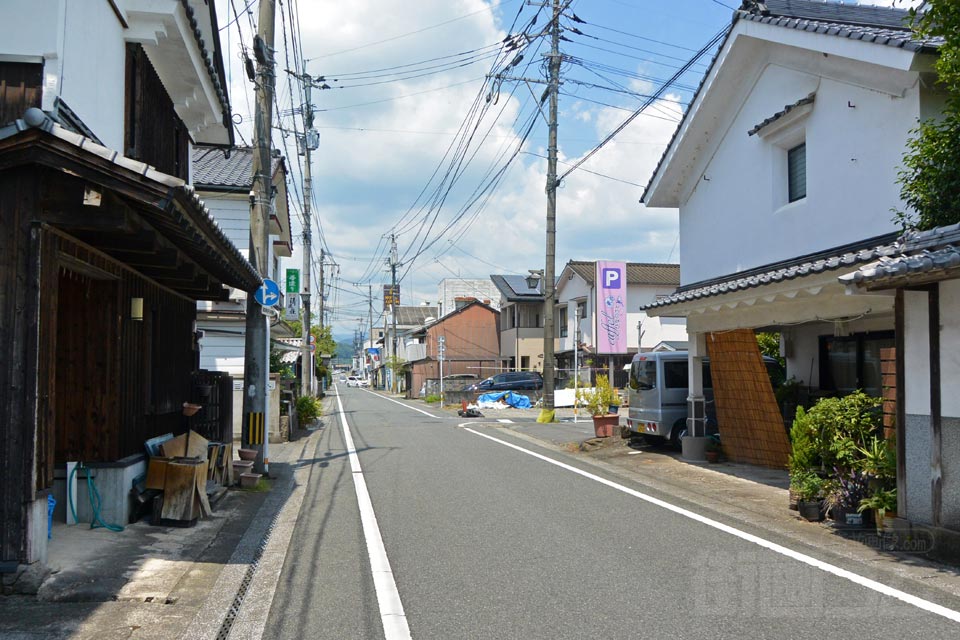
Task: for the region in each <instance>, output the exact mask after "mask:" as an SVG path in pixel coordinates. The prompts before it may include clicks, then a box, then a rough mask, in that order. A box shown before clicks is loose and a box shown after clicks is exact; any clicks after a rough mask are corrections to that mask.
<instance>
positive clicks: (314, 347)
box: [310, 344, 317, 353]
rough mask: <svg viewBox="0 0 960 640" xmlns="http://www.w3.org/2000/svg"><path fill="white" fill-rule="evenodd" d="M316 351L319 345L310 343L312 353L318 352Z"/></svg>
mask: <svg viewBox="0 0 960 640" xmlns="http://www.w3.org/2000/svg"><path fill="white" fill-rule="evenodd" d="M316 351H317V345H315V344H311V345H310V353H316Z"/></svg>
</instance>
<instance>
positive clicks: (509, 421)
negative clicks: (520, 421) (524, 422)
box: [497, 418, 513, 424]
mask: <svg viewBox="0 0 960 640" xmlns="http://www.w3.org/2000/svg"><path fill="white" fill-rule="evenodd" d="M497 422H502V423H504V424H513V420H510V419H509V418H497Z"/></svg>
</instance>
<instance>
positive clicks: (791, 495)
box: [787, 489, 800, 511]
mask: <svg viewBox="0 0 960 640" xmlns="http://www.w3.org/2000/svg"><path fill="white" fill-rule="evenodd" d="M799 501H800V500H799V498H798V497H797V492H796V491H794V490H793V489H788V490H787V507H788V508H789V509H790V511H796V510H797V503H798V502H799Z"/></svg>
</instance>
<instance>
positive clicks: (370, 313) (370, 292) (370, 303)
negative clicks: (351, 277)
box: [367, 284, 373, 386]
mask: <svg viewBox="0 0 960 640" xmlns="http://www.w3.org/2000/svg"><path fill="white" fill-rule="evenodd" d="M367 301H368V306H367V322H368V323H369V324H370V348H371V349H372V348H373V285H372V284H368V285H367ZM367 377H368V378H369V377H370V376H369V372H367ZM370 386H373V381H372V380H371V381H370Z"/></svg>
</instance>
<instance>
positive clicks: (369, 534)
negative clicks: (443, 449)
mask: <svg viewBox="0 0 960 640" xmlns="http://www.w3.org/2000/svg"><path fill="white" fill-rule="evenodd" d="M387 399H388V400H389V398H387ZM401 404H402V403H401ZM337 406H338V407H339V408H340V427H341V428H342V429H343V440H344V443H345V444H346V447H347V457H348V458H349V459H350V469H351V470H352V471H353V487H354V489H356V492H357V504H358V505H359V507H360V523H361V524H362V525H363V537H364V539H365V540H366V542H367V555H369V556H370V570H371V572H372V573H373V586H374V588H375V589H376V592H377V603H378V604H379V605H380V620H381V622H382V623H383V635H384V637H385V638H386V640H404V639H409V638H410V627H409V626H407V615H406V614H405V613H404V612H403V603H402V602H400V592H399V591H397V583H396V581H395V580H394V579H393V570H392V569H391V568H390V560H389V559H388V558H387V550H386V548H384V546H383V538H382V537H381V535H380V526H379V525H378V524H377V514H375V513H374V511H373V502H371V500H370V493H369V492H368V491H367V483H366V480H364V478H363V470H362V469H361V468H360V458H359V456H357V449H356V448H355V447H354V445H353V436H352V435H351V433H350V426H349V425H348V424H347V416H346V414H345V413H344V411H343V402H341V400H340V394H339V393H338V394H337ZM404 406H406V405H404ZM412 408H413V407H411V409H412Z"/></svg>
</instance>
